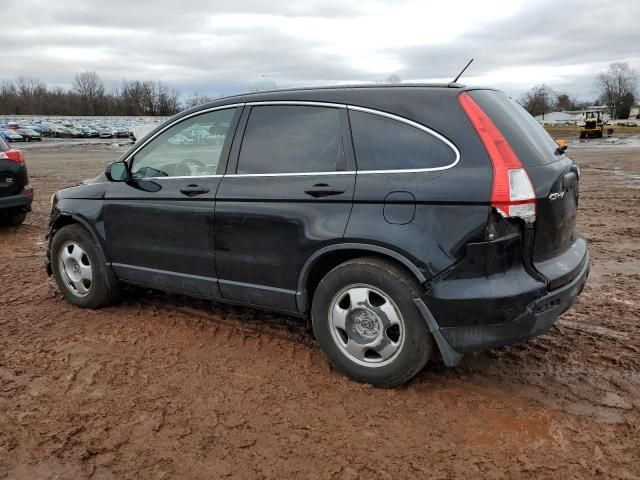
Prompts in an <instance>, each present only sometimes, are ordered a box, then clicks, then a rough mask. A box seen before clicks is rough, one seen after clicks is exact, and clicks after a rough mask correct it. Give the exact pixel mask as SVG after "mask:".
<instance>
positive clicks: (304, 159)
mask: <svg viewBox="0 0 640 480" xmlns="http://www.w3.org/2000/svg"><path fill="white" fill-rule="evenodd" d="M343 163H344V149H343V145H342V132H341V128H340V111H339V109H337V108H327V107H310V106H299V105H268V106H259V107H253V108H252V109H251V114H250V115H249V119H248V121H247V127H246V129H245V133H244V139H243V141H242V148H241V149H240V157H239V159H238V170H237V172H238V173H242V174H264V173H271V174H277V173H309V172H334V171H336V170H337V169H343V168H342V165H343Z"/></svg>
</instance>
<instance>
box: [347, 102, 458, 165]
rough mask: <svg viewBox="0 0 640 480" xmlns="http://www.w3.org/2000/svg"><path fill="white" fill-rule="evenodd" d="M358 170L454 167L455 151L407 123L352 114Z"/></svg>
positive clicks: (376, 116) (368, 115) (359, 113)
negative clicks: (452, 165)
mask: <svg viewBox="0 0 640 480" xmlns="http://www.w3.org/2000/svg"><path fill="white" fill-rule="evenodd" d="M349 120H350V122H351V134H352V136H353V147H354V149H355V154H356V163H357V164H358V170H407V169H422V168H438V167H445V166H448V165H451V164H452V163H453V162H454V161H455V159H456V154H455V152H454V151H453V150H452V149H451V148H450V147H449V146H448V145H447V144H446V143H444V142H443V141H442V140H440V139H439V138H437V137H435V136H433V135H431V134H430V133H428V132H426V131H424V130H421V129H419V128H416V127H414V126H412V125H409V124H407V123H404V122H401V121H398V120H394V119H393V118H388V117H383V116H381V115H375V114H372V113H366V112H360V111H357V110H351V111H349Z"/></svg>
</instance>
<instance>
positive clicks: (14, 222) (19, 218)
mask: <svg viewBox="0 0 640 480" xmlns="http://www.w3.org/2000/svg"><path fill="white" fill-rule="evenodd" d="M26 219H27V212H14V213H11V214H9V216H8V217H7V224H8V225H11V226H12V227H16V226H18V225H22V224H23V223H24V221H25V220H26Z"/></svg>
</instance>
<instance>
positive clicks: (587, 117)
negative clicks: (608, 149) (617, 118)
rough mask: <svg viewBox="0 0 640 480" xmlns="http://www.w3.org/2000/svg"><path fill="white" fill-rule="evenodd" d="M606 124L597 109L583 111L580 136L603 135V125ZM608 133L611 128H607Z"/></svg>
mask: <svg viewBox="0 0 640 480" xmlns="http://www.w3.org/2000/svg"><path fill="white" fill-rule="evenodd" d="M606 124H607V122H606V121H605V120H603V118H602V112H601V111H599V110H590V111H587V112H585V113H584V125H582V126H580V138H602V137H604V126H605V125H606ZM609 131H610V133H611V132H612V131H613V129H609Z"/></svg>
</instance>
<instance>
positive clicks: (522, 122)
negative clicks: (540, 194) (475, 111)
mask: <svg viewBox="0 0 640 480" xmlns="http://www.w3.org/2000/svg"><path fill="white" fill-rule="evenodd" d="M470 93H471V96H472V97H473V99H474V100H475V101H476V102H477V103H478V105H480V107H481V108H482V110H484V111H485V113H486V114H487V115H489V118H491V120H492V121H493V123H495V125H496V126H497V127H498V129H500V132H502V134H503V135H504V137H505V138H506V139H507V142H509V145H511V147H512V148H513V149H514V150H515V152H516V154H517V155H518V157H519V158H520V161H521V162H522V163H523V164H524V165H525V166H531V167H535V166H538V165H546V164H548V163H552V162H555V161H556V160H558V159H559V156H558V155H556V154H555V151H556V149H557V148H558V144H557V143H556V142H555V141H554V140H553V138H551V136H550V135H549V134H548V133H547V131H546V130H545V129H544V128H543V127H542V125H540V124H539V123H538V122H537V121H536V119H535V118H533V117H532V116H531V115H529V113H528V112H527V111H526V110H525V109H524V108H522V107H521V106H520V105H519V104H518V103H517V102H516V101H515V100H513V99H511V98H509V97H508V96H507V95H505V94H504V93H502V92H498V91H495V90H474V91H472V92H470Z"/></svg>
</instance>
